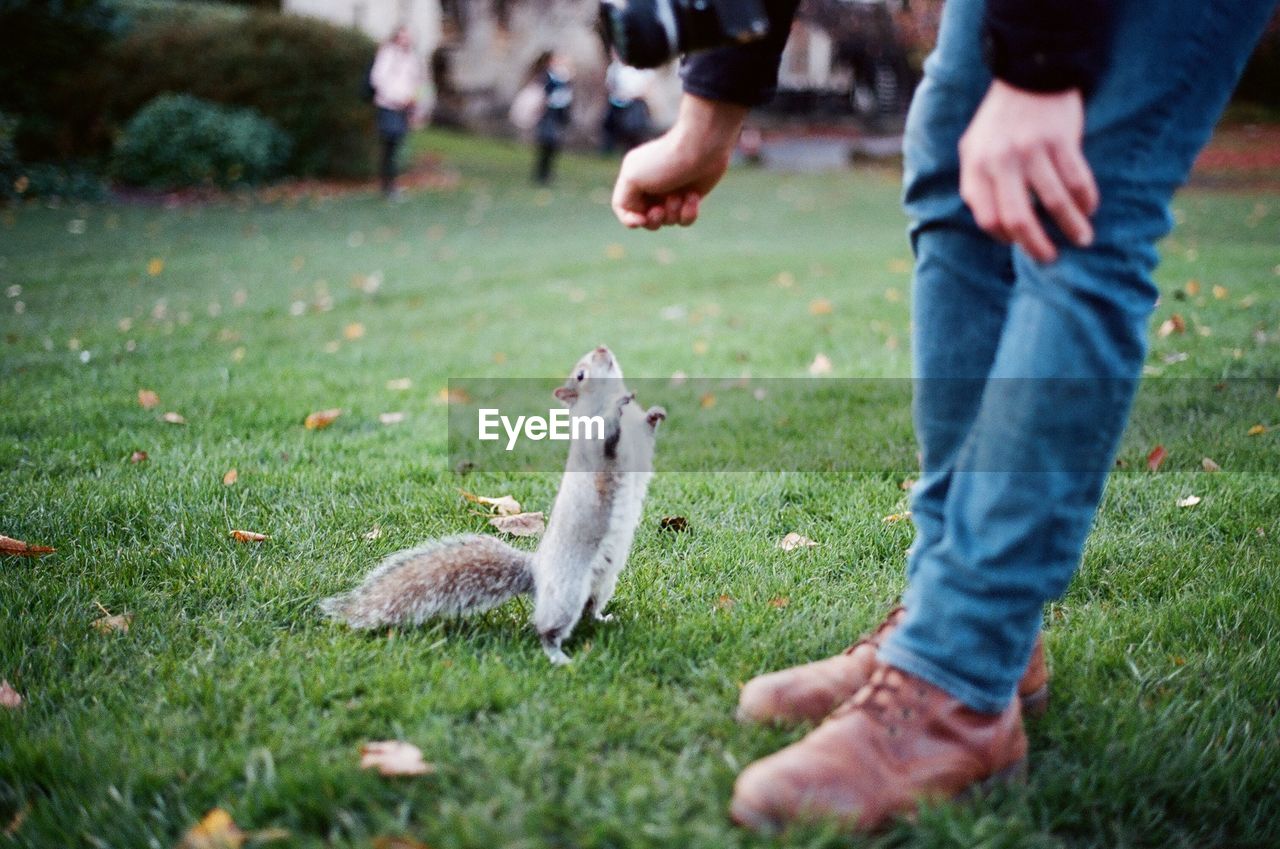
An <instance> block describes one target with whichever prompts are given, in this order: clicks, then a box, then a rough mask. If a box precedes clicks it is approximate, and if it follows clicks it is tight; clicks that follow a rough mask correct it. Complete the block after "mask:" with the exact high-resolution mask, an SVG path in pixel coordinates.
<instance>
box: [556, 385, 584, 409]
mask: <svg viewBox="0 0 1280 849" xmlns="http://www.w3.org/2000/svg"><path fill="white" fill-rule="evenodd" d="M551 394H552V395H554V396H556V399H557V400H559V401H560V402H561V403H563V404H564V405H565V406H566V407H568V406H569V405H571V404H572V403H573V402H574V401H577V400H578V390H576V389H573V388H572V387H569V386H557V387H556V391H555V392H553V393H551Z"/></svg>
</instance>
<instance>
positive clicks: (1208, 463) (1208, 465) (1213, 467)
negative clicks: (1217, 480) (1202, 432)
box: [1200, 457, 1222, 472]
mask: <svg viewBox="0 0 1280 849" xmlns="http://www.w3.org/2000/svg"><path fill="white" fill-rule="evenodd" d="M1200 468H1202V469H1204V470H1205V471H1206V472H1220V471H1222V467H1221V466H1219V465H1218V464H1217V463H1215V462H1213V461H1212V460H1210V459H1209V458H1208V457H1204V458H1203V459H1201V460H1200Z"/></svg>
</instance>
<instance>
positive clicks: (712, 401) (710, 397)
mask: <svg viewBox="0 0 1280 849" xmlns="http://www.w3.org/2000/svg"><path fill="white" fill-rule="evenodd" d="M715 405H716V396H715V393H712V392H706V393H704V394H703V396H702V397H701V398H699V399H698V406H699V407H701V408H702V409H704V410H710V409H711V408H712V407H714V406H715Z"/></svg>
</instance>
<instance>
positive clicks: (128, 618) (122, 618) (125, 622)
mask: <svg viewBox="0 0 1280 849" xmlns="http://www.w3.org/2000/svg"><path fill="white" fill-rule="evenodd" d="M94 604H96V605H98V609H99V610H101V611H102V616H100V617H99V618H97V619H95V620H93V622H92V623H91V624H92V625H93V629H94V630H95V631H97V632H98V633H99V634H114V633H116V632H119V633H121V634H127V633H129V625H130V624H131V623H132V622H133V614H132V613H128V612H126V613H117V614H112V612H111V611H110V610H107V609H106V608H105V607H103V606H102V604H101V603H100V602H96V601H95V602H94Z"/></svg>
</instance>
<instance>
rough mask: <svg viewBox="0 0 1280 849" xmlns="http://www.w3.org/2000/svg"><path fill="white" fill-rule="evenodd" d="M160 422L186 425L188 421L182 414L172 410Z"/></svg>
mask: <svg viewBox="0 0 1280 849" xmlns="http://www.w3.org/2000/svg"><path fill="white" fill-rule="evenodd" d="M160 420H161V421H163V422H168V423H169V424H180V425H184V424H186V423H187V420H186V419H184V418H183V417H182V414H181V413H175V412H173V411H172V410H170V411H169V412H167V413H165V414H164V415H163V416H161V417H160Z"/></svg>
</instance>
